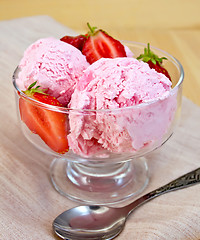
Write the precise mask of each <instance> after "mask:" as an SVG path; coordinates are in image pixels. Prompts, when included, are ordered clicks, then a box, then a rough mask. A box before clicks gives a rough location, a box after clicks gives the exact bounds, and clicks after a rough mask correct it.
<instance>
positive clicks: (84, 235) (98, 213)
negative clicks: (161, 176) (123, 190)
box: [53, 168, 200, 240]
mask: <svg viewBox="0 0 200 240" xmlns="http://www.w3.org/2000/svg"><path fill="white" fill-rule="evenodd" d="M199 182H200V168H198V169H196V170H194V171H192V172H189V173H187V174H185V175H183V176H181V177H179V178H177V179H176V180H174V181H172V182H170V183H168V184H166V185H164V186H162V187H160V188H158V189H156V190H154V191H152V192H150V193H147V194H146V195H144V196H142V197H140V198H138V199H137V200H136V201H134V202H133V203H131V204H129V205H127V206H125V207H122V208H112V207H106V206H79V207H75V208H72V209H69V210H67V211H65V212H63V213H62V214H60V215H59V216H58V217H57V218H56V219H55V220H54V222H53V229H54V231H55V233H56V234H57V235H58V236H59V237H61V238H62V239H68V240H71V239H73V240H85V239H87V240H88V239H92V240H100V239H104V240H105V239H113V238H114V237H116V236H117V235H118V234H119V233H120V232H121V231H122V230H123V228H124V225H125V222H126V219H127V217H128V216H129V215H130V214H131V213H132V212H133V210H135V209H136V208H137V207H138V206H140V205H142V204H143V203H145V202H147V201H149V200H151V199H153V198H155V197H158V196H160V195H162V194H164V193H167V192H170V191H173V190H178V189H181V188H185V187H189V186H191V185H193V184H196V183H199Z"/></svg>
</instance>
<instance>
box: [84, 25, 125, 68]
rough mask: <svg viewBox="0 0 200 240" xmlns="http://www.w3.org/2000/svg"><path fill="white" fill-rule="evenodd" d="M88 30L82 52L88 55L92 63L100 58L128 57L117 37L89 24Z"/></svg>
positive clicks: (87, 57) (88, 59)
mask: <svg viewBox="0 0 200 240" xmlns="http://www.w3.org/2000/svg"><path fill="white" fill-rule="evenodd" d="M87 25H88V27H89V29H90V32H88V36H87V40H86V41H85V43H84V45H83V49H82V53H83V54H84V55H85V56H86V59H87V61H88V62H89V63H90V64H92V63H93V62H95V61H97V60H98V59H100V58H116V57H126V52H125V49H124V46H123V45H122V44H121V43H120V42H119V41H118V40H116V39H114V38H112V37H111V36H109V35H108V34H107V33H106V32H105V31H103V30H101V29H100V30H96V27H91V26H90V25H89V23H88V24H87Z"/></svg>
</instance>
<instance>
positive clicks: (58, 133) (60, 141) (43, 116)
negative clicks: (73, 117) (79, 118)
mask: <svg viewBox="0 0 200 240" xmlns="http://www.w3.org/2000/svg"><path fill="white" fill-rule="evenodd" d="M35 85H36V82H34V83H33V84H31V85H30V86H29V88H28V90H26V91H24V93H25V94H26V95H27V96H29V97H30V98H33V99H35V100H37V101H39V102H42V103H46V104H49V105H53V106H62V105H61V104H60V103H59V101H58V100H57V99H56V98H55V97H52V96H50V95H47V94H46V93H44V90H42V89H39V86H37V87H36V88H33V87H34V86H35ZM19 110H20V116H21V120H22V121H23V122H24V123H25V124H26V125H27V127H28V128H29V129H30V130H31V131H32V132H33V133H35V134H38V135H39V136H40V137H41V139H42V140H43V141H44V142H45V143H46V144H47V145H48V146H49V147H50V148H51V149H52V150H53V151H55V152H58V153H60V154H64V153H65V152H67V151H68V150H69V147H68V141H67V129H66V122H67V116H66V114H64V113H60V112H55V111H53V110H48V109H47V108H45V107H44V106H38V105H36V104H34V103H32V102H31V101H29V100H27V99H25V98H22V97H21V98H20V99H19Z"/></svg>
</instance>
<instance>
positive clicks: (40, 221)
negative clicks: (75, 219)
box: [0, 16, 200, 240]
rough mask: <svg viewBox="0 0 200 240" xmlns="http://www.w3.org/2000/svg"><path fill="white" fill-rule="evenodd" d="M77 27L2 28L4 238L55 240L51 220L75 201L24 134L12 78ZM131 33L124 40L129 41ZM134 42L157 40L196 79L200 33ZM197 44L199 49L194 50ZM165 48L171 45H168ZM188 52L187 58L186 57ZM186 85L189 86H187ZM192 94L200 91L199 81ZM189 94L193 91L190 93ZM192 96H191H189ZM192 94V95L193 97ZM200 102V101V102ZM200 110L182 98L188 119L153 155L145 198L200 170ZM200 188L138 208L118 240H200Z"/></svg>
mask: <svg viewBox="0 0 200 240" xmlns="http://www.w3.org/2000/svg"><path fill="white" fill-rule="evenodd" d="M72 32H73V31H71V30H70V29H68V28H66V27H65V26H64V25H61V24H59V23H58V22H56V21H55V20H53V19H52V18H50V17H47V16H38V17H29V18H21V19H15V20H10V21H2V22H0V33H1V34H0V52H1V58H0V90H1V94H0V102H1V110H0V111H1V112H0V239H1V240H11V239H15V240H35V239H44V240H53V239H58V238H57V237H56V236H55V235H54V234H53V231H52V221H53V220H54V218H55V217H56V216H57V215H58V214H60V213H61V212H62V211H64V210H66V209H68V208H71V207H73V206H75V205H77V204H76V203H74V202H72V201H70V200H68V199H66V198H64V197H63V196H61V195H59V194H58V193H57V192H56V191H55V190H54V188H53V187H52V185H51V182H50V179H49V166H50V163H51V160H52V157H51V156H48V155H45V154H44V153H41V152H40V151H39V150H37V149H36V148H35V147H34V146H32V145H31V143H29V142H28V141H27V140H26V139H25V137H24V136H23V134H22V132H21V130H20V129H19V124H18V121H17V115H16V106H15V98H14V90H13V86H12V81H11V78H12V74H13V71H14V69H15V67H16V65H17V64H18V62H19V60H20V58H21V57H22V54H23V51H24V50H25V48H26V47H27V46H28V45H29V44H31V43H32V42H33V41H35V40H36V39H38V38H41V37H46V36H55V37H59V36H62V35H63V34H66V33H72ZM126 34H127V33H126V32H125V31H124V32H122V35H124V37H125V38H126V37H127V36H128V35H126ZM129 36H130V38H131V40H136V41H143V40H145V39H150V40H151V41H152V42H153V43H154V45H156V46H158V47H165V50H167V51H169V52H171V53H174V55H175V56H176V57H177V58H180V59H181V60H182V64H183V66H184V68H185V70H187V71H186V72H187V73H186V76H187V78H186V80H185V86H186V87H187V88H188V89H190V91H191V95H192V92H193V90H192V87H191V88H190V84H189V82H188V83H187V81H189V80H187V79H188V76H190V77H191V78H194V79H197V78H198V75H199V67H198V64H199V63H198V62H196V64H194V66H193V67H191V63H190V61H189V60H188V56H190V57H191V58H192V60H193V61H195V60H197V59H198V55H199V52H198V51H199V45H198V43H199V39H200V36H199V33H198V31H196V30H195V31H193V30H192V31H191V30H190V31H189V30H180V31H175V30H173V29H171V30H170V31H168V32H166V31H164V32H162V31H161V30H160V31H157V30H154V31H150V30H149V31H146V32H144V31H140V30H134V31H132V33H131V35H129ZM191 43H192V44H191ZM165 44H166V45H165ZM182 48H184V50H185V52H184V53H183V51H182ZM186 84H187V85H186ZM196 84H197V85H195V86H194V87H193V88H198V87H199V82H198V81H197V82H196ZM188 93H190V92H188ZM186 95H187V94H186ZM191 95H190V96H189V97H191ZM197 102H198V99H197ZM199 119H200V108H199V107H198V106H197V105H195V104H193V103H192V102H191V101H189V100H188V99H186V98H183V109H182V118H181V122H180V125H179V127H178V128H177V130H176V132H175V134H174V135H173V136H172V138H171V139H170V140H169V141H168V142H167V143H166V144H165V145H164V146H163V147H162V148H160V149H159V150H157V151H155V152H153V153H151V154H149V156H148V164H149V169H150V177H151V178H150V184H149V186H148V188H147V189H146V190H145V192H147V191H150V190H153V189H154V188H156V187H159V186H161V185H162V184H165V183H167V182H169V181H171V180H173V179H174V178H176V177H178V176H180V175H182V174H184V173H186V172H188V171H191V170H193V169H195V168H197V167H199V165H200V157H199V156H200V148H199V143H200V125H199ZM199 199H200V185H196V186H193V187H191V188H187V189H184V190H180V191H176V192H173V193H169V194H166V195H164V196H162V197H159V198H157V199H155V200H153V201H151V202H149V203H147V204H146V205H144V206H142V207H140V208H139V209H137V210H136V211H135V212H134V214H132V215H131V216H130V218H129V220H128V221H127V224H126V227H125V230H124V231H123V232H122V233H121V235H120V236H119V237H117V238H116V239H120V240H127V239H137V240H144V239H145V240H199V239H200V225H199V222H200V201H199Z"/></svg>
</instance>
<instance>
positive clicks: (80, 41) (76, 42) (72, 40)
mask: <svg viewBox="0 0 200 240" xmlns="http://www.w3.org/2000/svg"><path fill="white" fill-rule="evenodd" d="M86 39H87V37H86V35H78V36H76V37H72V36H64V37H62V38H61V39H60V40H61V41H63V42H66V43H69V44H71V45H73V46H74V47H76V48H78V49H79V50H80V51H81V50H82V48H83V45H84V43H85V41H86Z"/></svg>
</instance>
